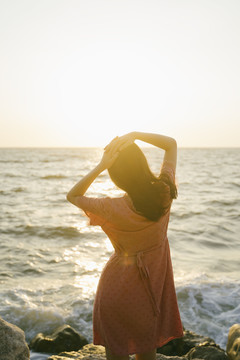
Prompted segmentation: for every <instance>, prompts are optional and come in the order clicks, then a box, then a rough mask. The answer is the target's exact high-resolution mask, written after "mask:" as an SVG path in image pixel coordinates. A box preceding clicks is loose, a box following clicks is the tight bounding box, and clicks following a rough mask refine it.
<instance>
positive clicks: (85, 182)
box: [67, 138, 119, 205]
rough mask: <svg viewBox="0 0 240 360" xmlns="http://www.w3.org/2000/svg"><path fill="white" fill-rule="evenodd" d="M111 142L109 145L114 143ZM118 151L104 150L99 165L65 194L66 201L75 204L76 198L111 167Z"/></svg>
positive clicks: (112, 149)
mask: <svg viewBox="0 0 240 360" xmlns="http://www.w3.org/2000/svg"><path fill="white" fill-rule="evenodd" d="M115 139H116V138H115ZM115 139H113V140H112V142H111V143H113V142H114V141H115ZM118 154H119V151H118V150H117V149H114V147H112V148H111V149H110V150H105V151H104V153H103V156H102V159H101V161H100V162H99V164H98V165H97V166H96V167H95V168H94V169H93V170H92V171H90V172H89V173H88V174H87V175H86V176H84V177H83V178H82V179H81V180H80V181H79V182H78V183H77V184H76V185H74V186H73V188H72V189H71V190H70V191H69V192H68V194H67V200H68V201H69V202H71V203H72V204H74V205H75V204H76V203H75V200H76V197H77V196H81V195H84V194H85V192H86V191H87V189H88V188H89V186H90V185H91V184H92V183H93V181H94V180H95V179H96V178H97V177H98V175H100V174H101V173H102V172H103V171H104V170H106V169H108V168H109V167H111V165H112V164H113V163H114V161H115V160H116V158H117V156H118Z"/></svg>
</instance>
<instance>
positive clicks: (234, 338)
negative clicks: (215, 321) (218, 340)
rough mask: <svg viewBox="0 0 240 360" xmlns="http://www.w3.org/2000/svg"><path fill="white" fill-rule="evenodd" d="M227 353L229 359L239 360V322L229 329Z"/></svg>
mask: <svg viewBox="0 0 240 360" xmlns="http://www.w3.org/2000/svg"><path fill="white" fill-rule="evenodd" d="M227 354H228V357H229V359H230V360H240V324H234V325H233V326H232V327H231V328H230V330H229V334H228V342H227Z"/></svg>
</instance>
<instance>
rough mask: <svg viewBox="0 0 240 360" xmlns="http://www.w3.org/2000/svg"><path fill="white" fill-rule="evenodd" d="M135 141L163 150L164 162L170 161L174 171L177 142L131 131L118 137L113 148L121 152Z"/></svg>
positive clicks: (163, 136) (159, 136) (168, 138)
mask: <svg viewBox="0 0 240 360" xmlns="http://www.w3.org/2000/svg"><path fill="white" fill-rule="evenodd" d="M135 140H141V141H144V142H146V143H148V144H151V145H154V146H157V147H159V148H161V149H163V150H165V155H164V161H166V160H167V161H171V163H172V164H173V167H174V169H176V164H177V142H176V140H175V139H173V138H171V137H169V136H165V135H160V134H152V133H144V132H138V131H133V132H130V133H128V134H126V135H123V136H120V137H119V138H118V139H117V141H116V142H115V144H114V146H115V147H118V148H119V149H120V150H122V149H124V148H125V147H127V146H128V145H130V144H132V143H133V142H134V141H135Z"/></svg>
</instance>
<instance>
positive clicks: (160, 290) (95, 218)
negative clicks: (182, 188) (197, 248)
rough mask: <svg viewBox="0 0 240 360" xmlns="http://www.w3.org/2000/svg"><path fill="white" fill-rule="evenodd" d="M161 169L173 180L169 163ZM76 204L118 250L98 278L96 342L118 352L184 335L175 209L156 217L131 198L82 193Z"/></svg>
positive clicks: (137, 350)
mask: <svg viewBox="0 0 240 360" xmlns="http://www.w3.org/2000/svg"><path fill="white" fill-rule="evenodd" d="M162 172H167V173H168V174H169V176H170V177H171V178H172V180H173V181H174V171H173V168H172V167H171V163H170V162H164V164H163V166H162ZM77 206H79V207H80V208H81V209H83V210H84V211H85V213H86V214H87V216H88V217H89V218H90V224H91V225H100V226H101V227H102V229H103V231H104V232H105V233H106V234H107V236H108V237H109V239H110V241H111V243H112V245H113V247H114V249H115V252H114V253H113V254H112V256H111V257H110V259H109V260H108V262H107V263H106V265H105V267H104V269H103V272H102V275H101V277H100V280H99V284H98V288H97V293H96V298H95V302H94V311H93V342H94V344H95V345H103V346H105V347H107V348H109V349H110V350H111V351H112V352H113V353H114V354H117V355H128V354H137V353H142V352H147V351H151V350H153V349H154V348H157V347H161V346H163V345H164V344H166V343H167V342H168V341H170V340H172V339H174V338H177V337H181V336H183V328H182V323H181V319H180V315H179V310H178V304H177V298H176V292H175V287H174V280H173V271H172V263H171V258H170V250H169V244H168V238H167V228H168V222H169V215H170V208H169V210H168V212H167V213H166V214H165V215H164V216H162V217H161V218H160V219H159V220H158V221H157V222H154V221H150V220H148V219H146V218H145V217H143V216H142V215H139V214H138V213H136V211H135V210H134V207H133V205H132V202H131V200H130V198H129V197H128V196H127V195H125V196H123V197H119V198H109V197H105V198H89V197H86V196H79V197H78V198H77Z"/></svg>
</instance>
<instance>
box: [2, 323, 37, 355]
mask: <svg viewBox="0 0 240 360" xmlns="http://www.w3.org/2000/svg"><path fill="white" fill-rule="evenodd" d="M0 359H1V360H29V359H30V352H29V348H28V345H27V343H26V341H25V334H24V332H23V330H21V329H20V328H19V327H17V326H16V325H13V324H10V323H8V322H7V321H5V320H3V319H2V318H0Z"/></svg>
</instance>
